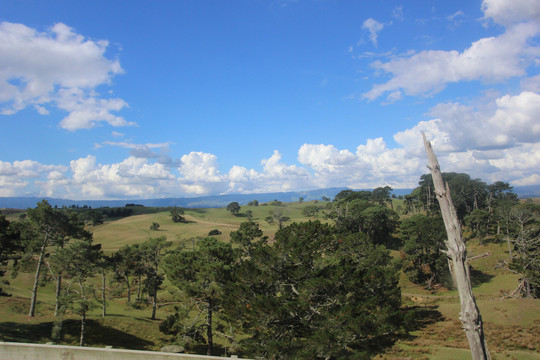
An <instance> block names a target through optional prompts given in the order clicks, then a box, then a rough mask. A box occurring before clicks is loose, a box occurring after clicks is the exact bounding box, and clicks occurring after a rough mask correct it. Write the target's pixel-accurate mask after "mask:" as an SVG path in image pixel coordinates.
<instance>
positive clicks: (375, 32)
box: [362, 18, 384, 46]
mask: <svg viewBox="0 0 540 360" xmlns="http://www.w3.org/2000/svg"><path fill="white" fill-rule="evenodd" d="M383 28H384V25H383V24H381V23H380V22H378V21H377V20H374V19H372V18H369V19H367V20H365V21H364V23H363V24H362V29H365V30H367V31H369V40H371V42H372V43H373V45H375V46H377V38H378V36H379V32H380V31H381V30H382V29H383Z"/></svg>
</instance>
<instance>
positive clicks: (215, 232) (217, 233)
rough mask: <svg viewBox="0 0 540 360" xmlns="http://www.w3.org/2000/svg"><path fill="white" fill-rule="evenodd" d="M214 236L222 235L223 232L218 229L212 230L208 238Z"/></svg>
mask: <svg viewBox="0 0 540 360" xmlns="http://www.w3.org/2000/svg"><path fill="white" fill-rule="evenodd" d="M213 235H221V231H219V230H218V229H214V230H210V232H208V236H213Z"/></svg>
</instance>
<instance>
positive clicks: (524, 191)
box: [0, 185, 540, 209]
mask: <svg viewBox="0 0 540 360" xmlns="http://www.w3.org/2000/svg"><path fill="white" fill-rule="evenodd" d="M346 189H348V188H327V189H317V190H307V191H290V192H278V193H264V194H226V195H209V196H199V197H192V198H163V199H125V200H69V199H58V198H48V197H0V209H2V208H5V209H27V208H33V207H35V206H36V204H37V203H38V202H39V201H41V200H42V199H45V200H47V201H48V202H49V203H50V204H51V205H53V206H58V207H62V206H67V207H70V206H72V205H76V206H81V207H82V206H84V205H87V206H91V207H93V208H99V207H107V206H108V207H118V206H125V205H126V204H139V205H144V206H154V207H167V206H178V207H186V208H215V207H225V206H227V205H228V204H229V203H230V202H232V201H237V202H238V203H239V204H240V205H246V204H247V203H248V202H250V201H253V200H257V201H258V202H259V203H265V202H268V201H273V200H278V201H282V202H293V201H298V199H299V198H300V197H302V198H304V200H305V201H311V200H322V198H323V196H325V197H327V198H330V199H333V198H334V196H336V194H337V193H339V192H340V191H342V190H346ZM368 190H372V189H368ZM412 190H413V189H394V191H393V193H394V194H395V195H396V196H399V195H407V194H410V193H411V192H412ZM514 192H515V193H516V194H518V196H519V197H520V198H530V197H540V185H532V186H516V187H514Z"/></svg>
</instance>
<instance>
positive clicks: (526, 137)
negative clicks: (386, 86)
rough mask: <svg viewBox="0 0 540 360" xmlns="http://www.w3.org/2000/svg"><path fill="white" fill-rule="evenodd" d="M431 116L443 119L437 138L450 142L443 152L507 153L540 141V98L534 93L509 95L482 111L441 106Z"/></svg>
mask: <svg viewBox="0 0 540 360" xmlns="http://www.w3.org/2000/svg"><path fill="white" fill-rule="evenodd" d="M431 115H433V116H435V117H438V118H440V119H441V120H440V121H439V123H438V124H437V126H436V127H435V128H436V131H438V132H440V134H439V135H440V136H438V137H435V138H436V139H437V138H439V140H437V141H441V140H440V137H441V136H444V139H446V140H445V144H446V147H445V148H444V150H443V151H465V150H471V149H472V150H474V149H476V150H489V149H504V148H510V147H513V146H515V145H516V144H520V143H533V142H538V141H540V123H539V122H538V119H539V118H540V94H537V93H533V92H528V91H524V92H522V93H520V94H518V95H514V96H511V95H505V96H502V97H500V98H497V99H495V100H494V101H493V102H492V103H491V104H488V106H487V107H485V108H482V109H477V108H475V107H473V106H464V105H462V104H459V103H447V104H440V105H438V106H436V107H435V108H433V109H432V110H431ZM450 135H451V136H450Z"/></svg>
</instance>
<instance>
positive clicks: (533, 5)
mask: <svg viewBox="0 0 540 360" xmlns="http://www.w3.org/2000/svg"><path fill="white" fill-rule="evenodd" d="M482 11H483V12H484V18H485V19H491V20H493V21H494V22H496V23H498V24H501V25H504V26H509V25H511V24H514V23H518V22H522V21H536V22H540V6H538V1H536V0H484V1H483V2H482Z"/></svg>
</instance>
